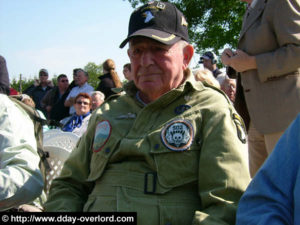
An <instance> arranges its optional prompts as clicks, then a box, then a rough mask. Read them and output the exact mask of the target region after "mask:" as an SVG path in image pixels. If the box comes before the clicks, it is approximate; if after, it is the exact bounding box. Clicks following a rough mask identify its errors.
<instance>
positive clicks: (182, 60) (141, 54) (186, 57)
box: [128, 37, 193, 101]
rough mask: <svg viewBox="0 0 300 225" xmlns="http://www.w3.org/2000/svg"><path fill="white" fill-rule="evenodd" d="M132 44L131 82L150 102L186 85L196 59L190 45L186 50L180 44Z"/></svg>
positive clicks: (139, 40) (144, 41)
mask: <svg viewBox="0 0 300 225" xmlns="http://www.w3.org/2000/svg"><path fill="white" fill-rule="evenodd" d="M129 44H130V46H129V49H128V55H129V58H130V61H131V73H132V78H133V80H134V82H135V84H136V86H137V88H138V89H139V90H140V92H141V93H142V94H144V95H146V96H147V97H148V99H149V100H150V101H153V100H155V99H157V98H158V97H160V96H161V95H163V94H165V93H166V92H168V91H170V90H171V89H173V88H176V87H178V86H179V85H180V84H181V83H183V81H184V70H185V69H186V68H187V66H188V63H189V61H190V59H191V56H192V55H193V48H192V47H191V46H190V45H189V46H188V48H189V49H188V50H186V47H184V48H183V47H182V44H181V43H180V42H177V43H176V44H174V45H172V46H168V45H163V44H161V43H159V42H156V41H154V40H151V39H149V38H144V37H135V38H132V39H131V40H130V43H129ZM187 52H188V53H187Z"/></svg>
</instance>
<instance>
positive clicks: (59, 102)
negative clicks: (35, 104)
mask: <svg viewBox="0 0 300 225" xmlns="http://www.w3.org/2000/svg"><path fill="white" fill-rule="evenodd" d="M69 93H70V91H69V79H68V77H67V75H65V74H60V75H59V76H58V77H57V86H56V87H54V88H53V89H52V90H50V91H48V92H47V94H46V95H45V96H44V98H43V99H42V106H43V107H44V108H45V109H46V110H47V113H48V118H49V119H51V120H55V121H57V122H58V121H60V120H62V119H63V118H66V117H67V116H69V107H65V106H64V103H65V100H66V98H67V96H68V95H69Z"/></svg>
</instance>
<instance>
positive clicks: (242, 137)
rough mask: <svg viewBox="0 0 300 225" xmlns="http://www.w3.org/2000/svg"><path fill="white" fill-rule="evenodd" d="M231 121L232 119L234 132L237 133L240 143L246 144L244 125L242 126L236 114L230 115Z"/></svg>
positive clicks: (242, 123) (241, 121)
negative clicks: (234, 127)
mask: <svg viewBox="0 0 300 225" xmlns="http://www.w3.org/2000/svg"><path fill="white" fill-rule="evenodd" d="M232 119H233V121H234V123H235V126H236V132H237V135H238V138H239V139H240V141H241V142H242V143H243V144H245V143H246V142H247V139H246V128H245V125H244V121H243V120H242V119H241V117H240V116H239V115H238V114H236V113H234V114H233V115H232Z"/></svg>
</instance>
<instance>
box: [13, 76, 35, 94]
mask: <svg viewBox="0 0 300 225" xmlns="http://www.w3.org/2000/svg"><path fill="white" fill-rule="evenodd" d="M34 80H35V79H32V78H30V79H27V78H26V77H25V78H24V79H22V80H20V79H19V80H17V79H16V78H14V79H13V80H12V81H11V82H10V86H11V87H12V88H13V89H15V90H16V91H18V92H20V93H22V92H24V90H26V89H27V88H29V87H30V86H31V85H33V83H34Z"/></svg>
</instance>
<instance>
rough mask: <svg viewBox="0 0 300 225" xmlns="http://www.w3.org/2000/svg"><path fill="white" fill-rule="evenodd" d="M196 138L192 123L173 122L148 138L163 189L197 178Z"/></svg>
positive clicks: (198, 147)
mask: <svg viewBox="0 0 300 225" xmlns="http://www.w3.org/2000/svg"><path fill="white" fill-rule="evenodd" d="M195 135H196V133H195V124H194V122H190V121H189V120H183V119H176V120H173V121H171V122H170V123H168V124H166V125H165V126H164V127H163V128H162V129H161V130H157V131H155V132H153V133H152V134H151V135H150V136H149V139H150V140H151V141H150V140H149V141H150V143H151V150H150V154H151V155H152V156H153V158H154V161H155V164H156V167H157V177H158V181H159V182H160V184H161V185H162V186H164V187H166V188H173V187H177V186H182V185H184V184H188V183H191V182H193V181H196V180H197V179H198V176H197V174H198V168H199V156H200V145H199V144H198V142H197V141H196V139H195Z"/></svg>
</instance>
